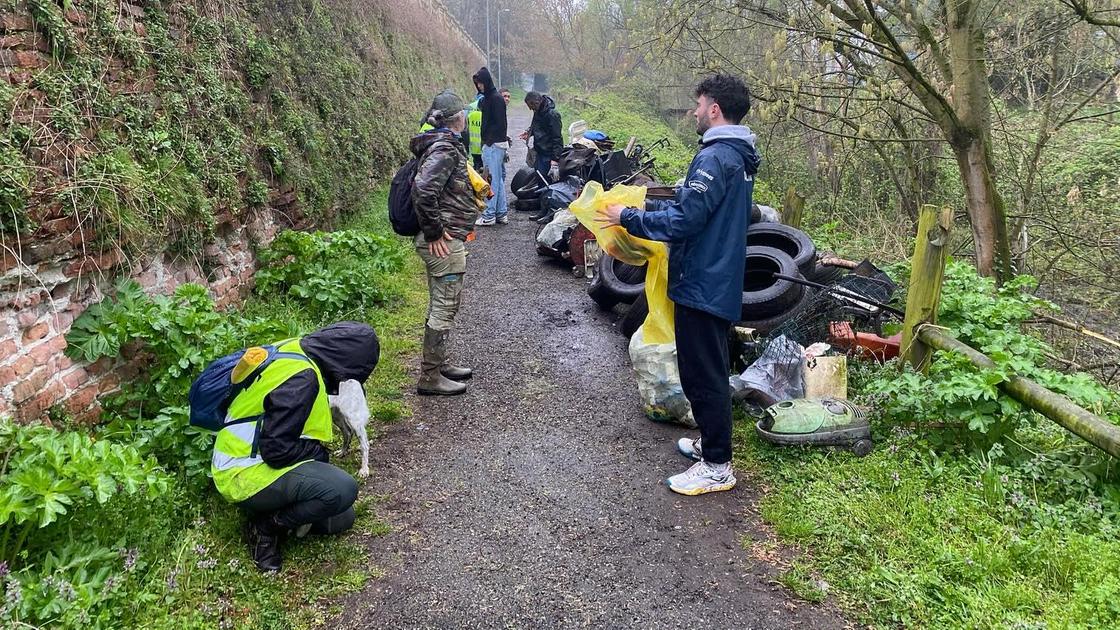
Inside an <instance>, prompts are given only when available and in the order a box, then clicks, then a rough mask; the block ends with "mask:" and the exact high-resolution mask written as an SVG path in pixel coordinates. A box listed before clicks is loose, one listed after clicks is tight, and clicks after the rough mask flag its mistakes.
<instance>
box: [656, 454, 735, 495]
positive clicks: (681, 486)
mask: <svg viewBox="0 0 1120 630" xmlns="http://www.w3.org/2000/svg"><path fill="white" fill-rule="evenodd" d="M666 483H668V484H669V489H670V490H672V491H673V492H676V493H677V494H686V495H688V496H696V495H698V494H706V493H708V492H721V491H723V490H730V489H732V488H734V487H735V474H734V473H733V472H732V471H731V462H727V463H725V464H709V463H708V462H706V461H704V460H700V461H698V462H696V463H695V464H693V465H692V468H689V469H688V470H686V471H684V472H683V473H681V474H679V475H673V476H672V477H669V479H668V480H666Z"/></svg>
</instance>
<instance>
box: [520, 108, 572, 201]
mask: <svg viewBox="0 0 1120 630" xmlns="http://www.w3.org/2000/svg"><path fill="white" fill-rule="evenodd" d="M525 104H526V105H528V106H529V109H531V110H533V122H532V123H530V124H529V130H528V131H525V132H523V133H522V134H521V139H522V140H528V139H529V136H533V150H534V151H535V152H536V154H537V160H536V169H537V172H538V173H540V174H541V177H543V178H545V180H546V181H552V180H551V179H549V175H548V173H549V171H550V170H551V169H552V162H553V161H555V160H557V159H559V158H560V150H561V149H563V148H564V135H563V131H562V130H561V124H562V123H561V122H560V112H558V111H556V103H555V102H554V101H553V100H552V98H551V97H550V96H548V95H547V94H541V93H540V92H529V93H528V94H526V95H525Z"/></svg>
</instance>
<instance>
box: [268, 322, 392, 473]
mask: <svg viewBox="0 0 1120 630" xmlns="http://www.w3.org/2000/svg"><path fill="white" fill-rule="evenodd" d="M299 345H300V347H301V348H303V352H304V353H305V354H307V356H308V358H310V359H311V360H312V361H314V362H315V365H317V366H318V367H319V372H320V373H322V375H323V385H325V386H326V388H327V393H328V394H337V393H338V384H339V383H341V382H342V381H346V380H350V379H355V380H357V381H358V382H364V381H365V380H366V379H367V378H369V375H370V374H372V373H373V368H374V367H376V366H377V361H378V359H379V358H380V356H381V345H380V343H379V342H378V340H377V333H376V332H374V330H373V328H371V327H370V326H369V325H368V324H363V323H360V322H338V323H335V324H331V325H330V326H327V327H326V328H322V329H320V330H317V331H315V332H313V333H311V334H309V335H307V336H306V337H304V338H302V339H300V341H299ZM318 394H319V382H318V381H317V380H316V378H315V372H313V371H312V370H311V369H310V368H308V369H306V370H303V371H302V372H299V373H297V374H295V375H293V376H292V377H291V378H289V379H288V380H287V381H285V382H284V383H283V384H281V385H280V386H279V387H277V388H276V389H274V390H272V391H271V392H269V394H268V396H265V399H264V418H263V419H262V422H261V433H260V438H259V439H258V440H257V448H258V451H259V452H260V455H261V458H262V459H264V461H265V463H266V464H268V465H269V466H272V467H273V468H283V467H285V466H291V465H292V464H295V463H297V462H302V461H306V460H309V459H315V460H318V461H321V462H326V461H327V459H328V454H327V448H326V446H325V445H324V444H322V443H320V442H319V441H318V440H309V439H306V438H303V437H300V436H301V435H302V434H303V425H304V424H305V423H306V422H307V417H308V416H310V415H311V408H312V406H314V404H315V397H316V396H318Z"/></svg>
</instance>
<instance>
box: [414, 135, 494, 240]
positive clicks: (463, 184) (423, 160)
mask: <svg viewBox="0 0 1120 630" xmlns="http://www.w3.org/2000/svg"><path fill="white" fill-rule="evenodd" d="M409 148H410V149H412V153H413V155H415V156H416V160H417V162H418V163H417V165H416V179H415V180H413V183H412V205H413V206H414V207H415V208H416V214H417V216H418V217H419V219H420V230H421V231H422V232H423V233H424V238H425V240H427V241H429V242H431V241H435V240H439V238H440V237H441V236H443V233H444V231H446V232H447V233H448V234H450V235H451V238H455V239H459V240H461V241H465V240H467V236H468V235H469V234H470V233H471V232H473V231H474V222H475V219H477V218H478V206H476V205H475V203H474V188H473V187H472V186H471V181H470V177H469V176H468V175H467V152H466V151H465V150H464V149H463V144H462V143H461V142H460V141H459V139H458V137H456V136H455V134H453V133H451V132H450V131H448V130H446V129H435V130H432V131H427V132H424V133H422V134H420V135H418V136H414V137H413V138H412V141H411V142H409Z"/></svg>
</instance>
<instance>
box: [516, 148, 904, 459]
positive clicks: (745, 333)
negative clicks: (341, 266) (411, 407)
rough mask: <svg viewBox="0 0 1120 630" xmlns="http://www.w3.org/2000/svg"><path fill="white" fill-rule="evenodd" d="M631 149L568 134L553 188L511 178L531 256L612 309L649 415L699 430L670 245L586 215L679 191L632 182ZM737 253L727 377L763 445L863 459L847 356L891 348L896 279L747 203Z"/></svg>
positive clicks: (528, 177) (876, 354)
mask: <svg viewBox="0 0 1120 630" xmlns="http://www.w3.org/2000/svg"><path fill="white" fill-rule="evenodd" d="M590 133H591V132H586V133H585V134H584V135H585V136H586V135H588V134H590ZM603 138H604V139H605V140H608V141H609V139H607V138H605V136H603ZM634 147H635V142H634V141H633V140H631V142H630V143H629V145H628V146H627V149H626V150H624V151H612V150H609V149H605V148H604V147H603V146H601V145H595V148H592V146H591V144H590V143H588V142H583V141H580V142H574V143H573V144H572V146H570V147H569V149H570V150H569V151H568V152H566V153H565V154H564V156H562V158H561V160H560V161H559V163H558V165H557V166H556V168H555V169H554V173H553V175H554V176H555V178H556V179H557V180H558V183H556V184H548V183H547V182H545V181H544V180H543V178H541V177H540V176H539V175H537V174H536V173H535V172H529V173H518V175H517V176H515V178H514V192H515V194H517V195H518V198H519V202H520V201H526V202H527V201H529V200H532V201H533V202H534V203H535V208H534V209H535V210H536V211H537V213H538V214H537V216H538V217H539V222H540V223H541V228H540V229H539V230H538V232H537V234H536V248H537V252H538V253H540V254H541V255H544V256H550V257H552V258H556V259H562V260H564V261H566V262H568V263H571V264H572V265H573V266H575V268H576V271H577V274H579V275H586V276H587V277H588V278H590V283H589V285H588V288H587V293H588V296H589V297H590V298H591V299H592V300H593V301H594V302H595V303H596V304H597V305H598V306H599V307H600V308H603V309H605V310H611V311H614V312H618V313H620V314H621V319H620V320H619V328H620V330H621V332H622V333H623V334H624V335H626V337H627V338H629V339H630V345H629V352H630V359H631V364H632V366H633V369H634V374H635V379H636V381H637V385H638V393H639V396H640V398H641V401H642V405H643V408H644V411H645V413H646V415H647V417H649V418H650V419H651V420H654V421H658V422H675V423H679V424H682V425H685V426H689V427H695V426H696V423H695V420H694V418H693V415H692V410H691V407H690V405H689V403H688V399H687V398H686V397H685V396H684V392H683V390H682V388H681V384H680V372H679V370H678V367H677V351H676V343H675V338H674V328H673V310H674V309H673V304H672V302H671V301H670V300H669V298H668V295H667V288H668V251H669V246H668V245H666V244H665V243H658V242H654V241H648V240H644V239H640V238H637V237H634V236H631V235H630V234H629V233H627V232H626V230H624V229H622V228H620V227H611V228H603V227H601V226H600V225H599V224H598V223H596V221H595V218H596V216H597V215H599V214H600V213H601V212H602V211H603V210H604V209H605V208H606V206H608V205H612V204H621V205H624V206H627V207H632V208H639V209H642V208H645V207H646V205H645V201H646V199H647V197H648V198H651V199H654V198H659V199H669V198H673V197H674V196H675V194H676V189H675V188H674V187H671V186H664V185H660V184H657V183H656V182H653V181H652V180H651V179H649V178H645V180H644V181H645V183H646V184H647V185H645V186H637V185H630V182H633V181H637V180H639V178H640V176H642V175H644V173H645V171H646V170H647V169H646V167H645V166H644V165H643V162H642V161H641V159H642V158H641V156H642V155H643V153H644V152H642V151H636V152H635V151H633V149H634ZM639 148H640V147H639ZM644 164H648V165H649V166H652V160H651V159H647V160H646V162H645V163H644ZM534 177H535V179H534ZM743 256H744V257H745V263H746V264H745V272H744V276H743V294H742V310H741V320H740V321H739V322H737V324H736V325H735V327H734V332H733V334H731V335H729V339H728V343H729V345H730V349H731V356H732V357H733V363H734V365H733V368H734V369H735V370H737V371H738V373H737V374H735V375H731V376H729V381H728V385H729V387H730V388H731V390H732V391H733V393H734V399H735V400H736V401H738V402H739V403H740V404H742V405H745V406H746V407H747V408H748V411H750V412H751V413H752V414H753V416H754V417H755V418H756V419H757V423H756V427H755V428H756V432H757V433H758V435H759V437H760V438H761V439H763V440H765V441H768V442H770V443H772V444H775V445H779V446H788V445H794V444H807V445H815V446H829V447H837V448H846V449H849V450H851V451H852V452H854V453H856V454H857V455H866V454H867V453H868V452H870V450H871V448H872V443H871V432H870V427H869V425H868V423H867V420H866V418H865V415H864V413H863V412H862V411H861V410H860V409H858V408H856V407H855V406H854V405H852V404H850V403H848V402H847V401H846V398H847V360H848V358H849V357H860V358H869V359H877V360H885V359H889V358H892V357H893V356H897V354H898V336H893V337H884V336H883V332H884V331H883V325H884V323H885V320H886V318H887V317H888V316H896V315H898V314H899V311H898V310H897V309H895V308H893V307H891V306H890V305H889V302H890V300H891V299H892V297H893V296H894V292H895V290H896V287H895V285H894V283H893V282H891V280H890V278H888V277H887V276H886V274H884V273H883V272H882V271H880V270H879V269H877V268H875V267H874V265H872V264H871V263H870V262H868V261H864V262H862V263H860V264H858V265H857V264H855V263H850V262H848V261H842V260H838V259H836V258H834V257H831V256H828V255H822V254H821V253H819V252H818V251H817V248H816V246H815V244H814V243H813V241H812V239H811V238H810V237H809V236H808V235H807V234H806V233H804V232H802V231H801V230H798V229H796V228H793V227H790V226H787V225H783V224H782V223H781V222H780V217H779V216H778V213H777V212H775V211H774V210H773V209H772V208H768V207H765V206H757V205H756V206H754V208H752V217H751V222H750V226H749V228H748V231H747V248H746V250H745V251H744V252H743Z"/></svg>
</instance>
